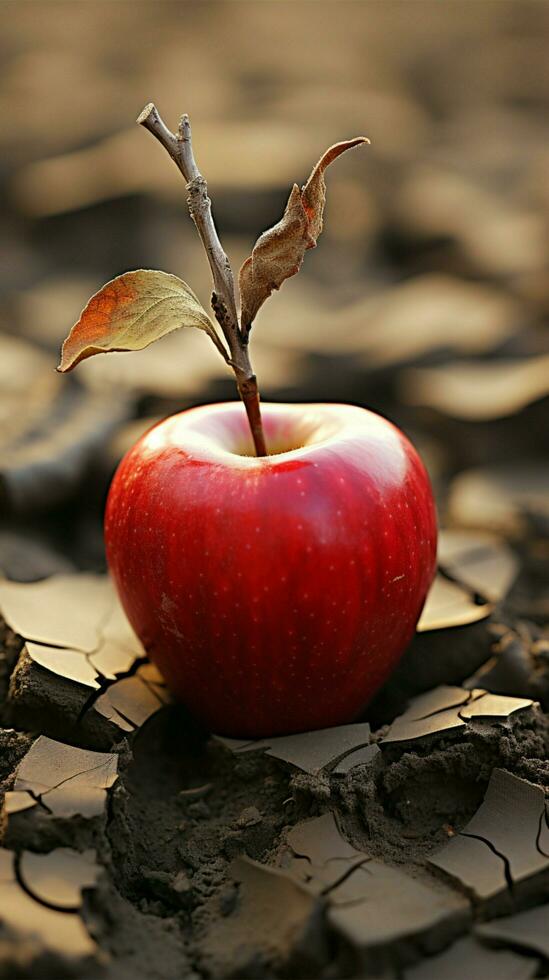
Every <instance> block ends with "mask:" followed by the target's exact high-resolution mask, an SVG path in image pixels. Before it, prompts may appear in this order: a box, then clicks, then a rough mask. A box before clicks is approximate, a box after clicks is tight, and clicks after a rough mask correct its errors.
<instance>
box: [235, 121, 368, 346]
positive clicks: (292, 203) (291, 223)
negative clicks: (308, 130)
mask: <svg viewBox="0 0 549 980" xmlns="http://www.w3.org/2000/svg"><path fill="white" fill-rule="evenodd" d="M367 142H368V140H367V139H366V138H365V137H364V136H358V137H357V138H356V139H352V140H346V141H345V142H343V143H335V144H334V146H331V147H330V148H329V149H328V150H326V153H325V154H324V156H322V157H321V158H320V160H319V161H318V163H317V164H316V166H315V167H314V168H313V171H312V173H311V175H310V177H309V179H308V181H307V183H306V184H305V186H304V187H302V188H301V190H300V189H299V187H298V186H297V184H294V186H293V187H292V190H291V192H290V197H289V198H288V203H287V205H286V210H285V211H284V214H283V216H282V218H281V219H280V221H279V222H278V224H276V225H274V226H273V227H272V228H269V230H268V231H264V232H263V234H262V235H260V236H259V238H258V240H257V242H256V243H255V245H254V247H253V250H252V254H251V255H250V256H249V257H248V258H247V259H246V261H245V262H244V265H243V266H242V268H241V270H240V273H239V278H238V281H239V286H240V297H241V302H242V313H241V319H242V326H243V329H244V330H245V331H246V332H247V331H248V330H249V328H250V326H251V324H252V323H253V321H254V319H255V316H256V314H257V311H258V310H259V308H260V307H261V306H262V305H263V303H264V302H265V300H266V299H267V298H268V297H269V296H270V295H271V293H272V291H273V289H280V287H281V285H282V283H283V282H284V280H285V279H289V278H290V276H295V274H296V272H299V269H300V268H301V263H302V262H303V257H304V255H305V252H306V251H307V249H308V248H314V247H315V245H316V243H317V239H318V236H319V235H320V232H321V231H322V215H323V212H324V202H325V200H326V183H325V180H324V171H325V170H326V167H327V166H328V165H329V164H330V163H332V162H333V161H334V160H335V159H337V157H338V156H340V154H341V153H344V152H345V150H350V149H351V148H352V147H353V146H358V145H359V144H360V143H367Z"/></svg>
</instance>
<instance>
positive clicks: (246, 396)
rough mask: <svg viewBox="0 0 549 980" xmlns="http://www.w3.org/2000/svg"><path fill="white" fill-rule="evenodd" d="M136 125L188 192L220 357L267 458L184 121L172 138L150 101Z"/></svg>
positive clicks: (221, 257) (232, 298)
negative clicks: (222, 349)
mask: <svg viewBox="0 0 549 980" xmlns="http://www.w3.org/2000/svg"><path fill="white" fill-rule="evenodd" d="M137 122H138V123H139V124H140V125H141V126H144V127H145V129H147V130H148V131H149V132H150V133H152V135H153V136H155V137H156V139H157V140H158V141H159V143H161V144H162V146H163V147H164V149H165V150H167V152H168V153H169V155H170V157H171V158H172V160H173V161H174V163H175V164H176V166H177V167H178V168H179V170H180V171H181V173H182V174H183V177H184V178H185V183H186V185H187V191H188V193H189V196H188V198H187V204H188V206H189V212H190V215H191V218H192V219H193V221H194V223H195V225H196V229H197V231H198V234H199V235H200V238H201V240H202V244H203V245H204V249H205V251H206V255H207V257H208V262H209V264H210V269H211V273H212V279H213V290H214V291H213V293H212V309H213V311H214V313H215V316H216V319H217V322H218V323H219V326H220V327H221V331H222V333H223V336H224V337H225V340H226V341H227V345H228V347H229V351H230V357H229V358H228V359H227V358H226V357H225V360H227V363H228V364H230V366H231V367H232V369H233V371H234V373H235V375H236V384H237V388H238V393H239V395H240V397H241V399H242V401H243V403H244V407H245V409H246V415H247V418H248V423H249V426H250V430H251V433H252V438H253V441H254V447H255V451H256V455H257V456H267V455H268V453H267V447H266V443H265V434H264V431H263V423H262V419H261V408H260V402H259V390H258V386H257V378H256V376H255V374H254V371H253V369H252V365H251V362H250V355H249V351H248V337H247V331H244V330H242V329H241V327H240V325H239V320H238V313H237V308H236V294H235V287H234V277H233V272H232V269H231V264H230V262H229V259H228V257H227V255H226V253H225V251H224V250H223V247H222V245H221V242H220V240H219V235H218V233H217V228H216V227H215V223H214V220H213V215H212V202H211V201H210V198H209V196H208V185H207V183H206V180H205V178H204V177H203V176H202V174H201V173H200V171H199V169H198V167H197V165H196V160H195V158H194V153H193V148H192V141H191V124H190V121H189V117H188V116H187V115H186V114H185V115H183V116H181V121H180V123H179V128H178V131H177V135H175V134H174V133H172V132H171V131H170V130H169V129H168V127H167V126H166V124H165V123H164V122H163V120H162V118H161V117H160V114H159V112H158V109H157V108H156V106H155V105H153V103H152V102H150V103H149V104H148V105H146V106H145V108H144V109H143V111H142V112H141V113H140V115H139V116H138V118H137ZM220 344H221V341H220ZM224 356H225V355H224Z"/></svg>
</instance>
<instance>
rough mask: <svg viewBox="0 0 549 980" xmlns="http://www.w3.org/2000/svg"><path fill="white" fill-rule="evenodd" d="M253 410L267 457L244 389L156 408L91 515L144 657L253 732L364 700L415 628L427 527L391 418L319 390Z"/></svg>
mask: <svg viewBox="0 0 549 980" xmlns="http://www.w3.org/2000/svg"><path fill="white" fill-rule="evenodd" d="M262 415H263V424H264V430H265V436H266V440H267V446H268V447H269V449H270V452H271V453H272V455H269V456H267V457H263V458H257V457H255V456H253V450H252V447H251V438H250V435H249V430H248V424H247V420H246V416H245V413H244V408H243V406H242V405H241V404H240V403H236V402H230V403H224V404H217V405H206V406H203V407H200V408H194V409H191V410H189V411H185V412H182V413H180V414H178V415H175V416H172V417H171V418H168V419H166V420H164V421H163V422H160V423H159V424H158V425H156V426H155V427H154V428H152V429H151V430H150V431H149V432H147V433H146V434H145V435H144V436H143V437H142V438H141V439H140V440H139V441H138V442H137V443H136V445H135V446H133V448H132V449H130V450H129V452H128V453H127V454H126V456H125V457H124V459H123V460H122V462H121V463H120V466H119V468H118V470H117V472H116V474H115V477H114V479H113V482H112V485H111V489H110V492H109V497H108V501H107V509H106V515H105V540H106V548H107V559H108V563H109V566H110V569H111V572H112V575H113V577H114V581H115V583H116V586H117V589H118V592H119V595H120V598H121V601H122V604H123V606H124V609H125V610H126V613H127V615H128V618H129V620H130V622H131V624H132V626H133V627H134V629H135V631H136V632H137V634H138V636H139V637H140V638H141V640H142V642H143V645H144V647H145V649H146V650H147V652H148V654H149V656H150V658H151V660H152V661H153V662H154V663H155V664H156V665H157V667H158V668H159V670H160V672H161V673H162V674H163V676H164V678H165V680H166V682H167V684H168V686H169V687H170V688H171V690H172V691H173V692H174V693H175V695H176V696H177V697H178V698H179V699H180V700H181V701H183V702H184V703H185V704H186V705H187V706H188V708H189V709H190V710H191V712H192V713H193V714H194V715H195V716H196V718H197V719H198V720H199V721H200V722H202V723H203V724H204V725H205V726H207V727H208V728H209V729H210V730H213V731H215V732H218V733H220V734H224V735H232V736H238V737H250V738H254V737H260V736H261V737H262V736H267V735H271V736H272V735H277V734H284V733H290V732H298V731H305V730H311V729H317V728H326V727H328V726H331V725H337V724H341V723H343V722H349V721H352V720H353V719H354V718H355V717H356V716H357V715H358V714H359V713H360V712H361V710H362V709H363V708H364V706H365V705H366V704H367V702H368V701H369V700H370V698H371V697H372V695H373V694H374V693H375V692H376V691H377V690H378V688H379V687H380V686H381V684H383V682H384V681H385V679H386V678H387V677H388V675H389V674H390V673H391V671H392V670H393V668H394V667H395V666H396V664H397V662H398V660H399V659H400V657H401V655H402V653H403V652H404V650H405V649H406V646H407V645H408V643H409V641H410V640H411V638H412V635H413V633H414V629H415V626H416V623H417V620H418V618H419V615H420V613H421V610H422V607H423V604H424V601H425V598H426V595H427V592H428V589H429V587H430V585H431V582H432V580H433V576H434V573H435V565H436V540H437V530H436V516H435V507H434V502H433V495H432V491H431V487H430V484H429V479H428V476H427V474H426V471H425V468H424V466H423V464H422V462H421V460H420V458H419V456H418V454H417V453H416V451H415V449H414V448H413V446H412V445H411V444H410V442H409V441H408V440H407V439H406V438H405V436H404V435H403V434H402V432H400V431H399V430H398V429H397V428H396V427H395V426H394V425H392V424H391V423H390V422H388V421H386V420H385V419H383V418H381V417H380V416H378V415H375V414H373V413H372V412H369V411H367V410H366V409H363V408H357V407H353V406H349V405H332V404H317V405H314V404H313V405H282V404H263V405H262ZM293 447H301V448H293ZM284 450H286V451H284ZM275 453H276V454H275Z"/></svg>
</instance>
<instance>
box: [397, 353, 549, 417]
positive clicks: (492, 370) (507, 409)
mask: <svg viewBox="0 0 549 980" xmlns="http://www.w3.org/2000/svg"><path fill="white" fill-rule="evenodd" d="M401 386H402V389H403V396H404V399H405V400H406V401H407V402H409V403H410V404H412V405H426V406H429V407H430V408H434V409H437V410H438V411H439V412H444V413H445V414H446V415H449V416H451V417H452V418H457V419H467V420H468V421H471V422H476V421H485V420H489V419H498V418H508V417H509V416H510V415H514V414H516V413H517V412H521V411H522V410H523V409H524V408H526V407H527V406H528V405H531V404H532V403H533V402H536V401H538V400H539V399H541V398H545V397H547V395H549V354H542V355H541V356H539V357H528V358H520V359H518V358H500V359H498V360H496V361H492V362H488V361H470V360H467V361H460V362H458V363H454V362H453V361H451V362H448V363H446V364H441V365H439V366H438V367H425V368H416V369H411V370H409V371H408V372H406V373H405V374H404V376H403V377H402V380H401Z"/></svg>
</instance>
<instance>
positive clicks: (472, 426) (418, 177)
mask: <svg viewBox="0 0 549 980" xmlns="http://www.w3.org/2000/svg"><path fill="white" fill-rule="evenodd" d="M0 9H1V12H2V33H1V37H0V53H1V81H0V106H1V118H2V123H3V124H2V128H1V134H0V140H1V143H2V152H1V161H2V162H1V177H0V179H1V191H0V208H1V221H0V249H1V251H2V261H1V265H0V290H1V295H0V419H1V422H2V424H1V426H0V507H1V513H2V519H1V525H0V569H1V570H2V571H3V572H4V573H5V574H7V575H8V576H10V577H13V578H18V579H21V580H33V579H36V578H40V577H42V576H44V575H47V574H50V573H52V572H55V571H61V570H69V569H71V568H74V567H78V568H89V569H96V568H97V569H99V568H101V567H102V566H103V560H104V559H103V544H102V531H101V516H102V509H103V505H104V499H105V494H106V490H107V488H108V484H109V480H110V478H111V476H112V473H113V470H114V467H115V465H116V463H117V461H118V460H119V458H120V456H121V454H122V453H123V452H124V451H125V449H126V448H127V447H128V446H129V445H130V444H131V443H132V442H133V441H134V440H135V438H136V437H137V436H138V435H139V434H140V432H141V431H143V429H144V428H146V427H148V426H149V425H150V424H151V422H152V421H154V420H156V419H159V418H162V417H163V416H165V415H167V414H170V413H172V412H174V411H177V410H180V409H182V408H184V407H186V406H189V405H191V404H197V403H200V402H207V401H211V400H219V399H226V398H230V399H232V398H234V397H235V389H234V383H233V380H232V377H231V375H230V374H229V373H228V371H227V369H226V367H225V365H224V364H223V362H222V361H221V359H220V358H219V355H218V354H217V353H216V351H215V350H214V348H213V346H212V345H211V344H209V342H208V340H207V338H206V337H205V336H204V334H202V332H200V331H188V332H185V331H180V332H177V333H175V334H172V335H171V336H170V337H168V338H166V339H164V340H162V341H161V342H160V343H158V344H155V345H153V346H152V347H151V348H149V349H148V350H146V351H143V352H141V353H138V354H111V355H109V356H108V357H101V358H94V359H92V360H90V361H88V362H86V363H84V364H82V365H81V366H80V367H79V368H78V369H77V371H76V372H75V373H74V375H70V376H67V377H61V376H59V375H57V374H56V373H55V371H54V368H55V365H56V364H57V362H58V350H59V345H60V343H61V341H62V339H63V338H64V337H65V336H66V334H67V332H68V330H69V329H70V327H71V326H72V324H73V323H74V322H75V320H76V319H77V318H78V315H79V312H80V310H81V308H82V307H83V306H84V305H85V303H86V302H87V300H88V298H89V296H90V295H91V294H92V293H93V292H94V291H95V290H97V289H98V288H99V287H100V286H101V285H102V284H103V283H104V282H105V281H107V280H108V279H111V278H113V277H114V276H116V275H118V274H120V273H121V272H124V271H127V270H129V269H136V268H140V267H144V268H159V269H164V270H165V271H168V272H172V273H175V274H177V275H179V276H181V277H182V278H183V279H185V281H187V282H188V283H189V284H190V285H191V286H192V288H193V289H194V290H195V292H196V293H197V294H198V295H199V297H200V298H201V300H202V302H203V303H204V305H206V306H207V305H208V300H209V294H210V281H209V273H208V267H207V263H206V260H205V257H204V255H203V253H202V251H201V246H200V243H199V241H198V237H197V235H196V232H195V230H194V227H193V225H192V223H191V221H190V219H189V217H188V214H187V209H186V202H185V198H186V194H185V188H184V184H183V181H182V179H181V176H180V174H179V173H178V171H177V170H176V168H175V167H174V166H173V164H172V163H171V161H170V160H169V159H168V157H167V154H166V153H165V152H164V151H163V150H162V148H161V147H160V146H159V145H158V144H157V143H156V141H155V140H154V139H153V138H152V137H151V136H150V134H148V133H146V132H145V131H144V130H143V129H142V128H140V127H138V126H136V125H135V118H136V116H137V115H138V113H139V112H140V111H141V109H142V108H143V106H144V104H145V103H146V102H149V101H154V102H155V103H156V104H157V106H158V108H159V110H160V112H161V114H162V116H163V118H164V119H165V121H166V122H167V124H168V125H169V126H170V127H171V128H174V129H175V128H176V127H177V122H178V119H179V116H180V115H181V113H182V112H184V111H185V112H188V113H189V114H190V117H191V123H192V126H193V142H194V146H195V152H196V156H197V160H198V164H199V166H200V168H201V170H202V171H203V173H204V175H205V176H206V178H207V180H208V183H209V190H210V195H211V197H212V200H213V205H214V214H215V217H216V221H217V224H218V228H219V231H220V235H221V238H222V241H223V244H224V247H225V249H226V251H227V252H228V253H229V256H230V258H231V260H232V263H233V268H234V270H235V271H236V270H238V268H239V266H240V264H241V262H242V261H243V259H244V258H245V257H246V256H247V255H248V254H249V252H250V250H251V247H252V245H253V243H254V241H255V239H256V238H257V236H258V234H259V233H260V232H261V231H263V230H264V229H265V228H267V227H269V226H270V225H272V224H273V223H275V222H276V221H277V220H278V219H279V217H280V216H281V214H282V211H283V208H284V205H285V202H286V199H287V195H288V191H289V188H290V186H291V185H292V183H293V182H294V181H296V182H297V183H300V184H301V183H303V182H304V181H305V179H306V178H307V176H308V174H309V172H310V169H311V167H312V165H313V164H314V163H315V162H316V160H317V159H318V157H319V156H320V154H321V153H322V152H323V150H324V149H325V148H326V147H327V146H329V145H330V144H331V143H333V142H335V141H338V140H341V139H345V138H349V137H352V136H355V135H359V134H365V135H367V136H369V138H370V140H371V146H370V147H367V148H364V149H359V150H354V151H352V152H351V153H349V154H346V155H345V156H344V157H343V158H342V159H341V160H339V161H338V162H337V164H336V165H335V166H334V167H333V168H331V170H330V171H329V173H328V176H327V183H328V195H327V207H326V212H325V230H324V233H323V236H322V238H321V240H320V243H319V247H318V248H317V249H316V250H314V251H311V252H309V253H308V254H307V256H306V259H305V262H304V266H303V269H302V271H301V272H300V274H299V276H297V277H294V278H293V279H291V280H289V281H288V282H286V283H285V285H284V286H283V287H282V289H281V291H280V293H278V294H275V295H273V297H272V298H271V299H270V300H269V301H268V303H267V304H266V305H265V307H264V308H263V310H262V311H261V313H260V314H259V316H258V318H257V321H256V324H255V326H254V330H253V333H252V357H253V361H254V366H255V368H256V371H257V374H258V378H259V382H260V388H261V391H262V395H263V398H264V399H275V400H292V401H293V400H295V401H307V400H325V401H347V402H354V403H357V404H360V405H365V406H367V407H369V408H373V409H374V410H376V411H380V412H381V413H383V414H384V415H387V416H388V417H389V418H391V419H393V420H394V421H395V422H397V423H398V424H399V425H401V426H402V427H403V428H404V430H405V431H406V432H407V433H408V434H409V435H410V437H411V438H412V439H413V440H414V441H415V443H416V445H417V446H418V447H419V449H420V451H421V452H422V454H423V456H424V458H425V460H426V463H427V465H428V467H429V470H430V472H431V475H432V478H433V481H434V484H435V487H436V490H437V496H438V502H439V509H440V513H441V517H442V520H443V521H444V523H446V524H449V525H452V524H454V525H459V526H468V527H471V526H473V527H475V526H480V527H489V528H493V529H497V530H504V531H505V532H506V533H507V532H508V533H509V534H510V535H511V536H512V535H513V534H514V533H516V532H517V527H518V525H519V524H521V522H522V527H523V526H524V521H525V520H526V521H528V522H530V525H531V526H533V527H534V528H535V531H536V534H535V541H534V545H533V547H534V550H535V551H536V554H537V556H538V557H539V558H540V559H541V558H542V557H544V558H547V556H548V551H547V538H546V537H544V535H545V532H546V531H547V524H548V523H549V476H548V469H547V448H548V441H549V440H548V431H549V426H548V424H547V423H548V414H547V405H548V395H549V343H548V336H549V334H548V330H547V323H548V320H549V275H548V272H549V132H548V127H547V119H548V109H549V60H548V59H547V45H548V42H549V4H545V3H530V2H529V0H517V2H506V0H500V2H497V3H494V2H483V0H476V2H474V3H470V2H451V0H450V2H444V3H442V2H440V0H437V2H434V0H433V2H432V0H426V2H421V0H402V2H392V0H384V2H346V0H339V2H328V3H326V2H323V0H318V2H300V0H291V2H282V0H277V2H271V0H263V2H240V0H236V2H219V3H215V2H208V0H202V2H195V3H193V2H189V3H185V2H162V0H154V2H125V0H119V2H96V0H86V2H66V3H63V2H13V3H12V2H3V3H2V4H1V6H0ZM536 549H537V550H536ZM540 601H541V600H540ZM543 602H544V603H545V606H547V604H548V602H549V600H548V599H547V597H545V598H544V599H543ZM544 608H545V607H544ZM542 612H543V610H542V609H541V608H538V607H537V608H536V609H535V610H534V611H532V610H531V609H530V614H531V615H535V616H536V617H537V616H540V615H541V614H542Z"/></svg>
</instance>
